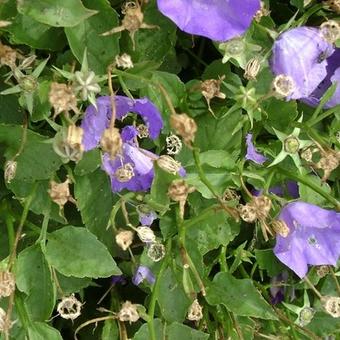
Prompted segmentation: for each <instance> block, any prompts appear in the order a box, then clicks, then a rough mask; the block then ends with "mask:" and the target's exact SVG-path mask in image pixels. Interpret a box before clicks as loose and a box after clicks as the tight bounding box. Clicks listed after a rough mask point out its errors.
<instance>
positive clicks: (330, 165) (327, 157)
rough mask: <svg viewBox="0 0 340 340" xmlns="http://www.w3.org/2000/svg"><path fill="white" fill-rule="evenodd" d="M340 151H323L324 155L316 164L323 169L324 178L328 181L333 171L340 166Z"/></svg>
mask: <svg viewBox="0 0 340 340" xmlns="http://www.w3.org/2000/svg"><path fill="white" fill-rule="evenodd" d="M339 162H340V152H335V151H333V150H329V151H325V152H322V157H321V158H320V160H319V162H317V163H316V164H315V166H316V168H317V169H321V170H323V173H324V174H323V176H322V180H323V181H326V180H327V179H328V178H329V176H330V175H331V173H332V171H333V170H335V169H336V168H337V167H338V166H339Z"/></svg>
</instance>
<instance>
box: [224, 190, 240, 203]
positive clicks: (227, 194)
mask: <svg viewBox="0 0 340 340" xmlns="http://www.w3.org/2000/svg"><path fill="white" fill-rule="evenodd" d="M222 200H223V201H225V202H228V201H239V200H240V195H238V194H237V192H236V190H234V189H229V188H227V189H226V190H225V191H224V193H223V195H222Z"/></svg>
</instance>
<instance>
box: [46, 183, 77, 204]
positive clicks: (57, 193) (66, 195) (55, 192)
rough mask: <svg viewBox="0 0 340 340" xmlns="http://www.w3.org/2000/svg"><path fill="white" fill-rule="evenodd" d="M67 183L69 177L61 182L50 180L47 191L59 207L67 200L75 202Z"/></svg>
mask: <svg viewBox="0 0 340 340" xmlns="http://www.w3.org/2000/svg"><path fill="white" fill-rule="evenodd" d="M69 184H70V180H69V179H67V180H66V181H65V182H63V183H57V182H55V181H50V189H49V190H48V193H49V195H50V197H51V199H52V201H53V202H54V203H56V204H58V205H59V208H60V209H62V208H63V207H64V205H65V204H66V202H67V201H70V202H72V203H76V201H75V199H74V198H73V197H72V196H71V193H70V188H69Z"/></svg>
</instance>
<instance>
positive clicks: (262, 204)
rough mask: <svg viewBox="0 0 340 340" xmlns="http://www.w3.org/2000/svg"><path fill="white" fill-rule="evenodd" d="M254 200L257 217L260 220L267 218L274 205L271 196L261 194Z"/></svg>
mask: <svg viewBox="0 0 340 340" xmlns="http://www.w3.org/2000/svg"><path fill="white" fill-rule="evenodd" d="M253 202H254V203H253V204H254V205H255V206H256V209H257V218H258V219H259V220H264V219H266V218H267V216H268V214H269V212H270V209H271V207H272V201H271V200H270V198H269V197H267V196H264V195H261V196H258V197H254V198H253Z"/></svg>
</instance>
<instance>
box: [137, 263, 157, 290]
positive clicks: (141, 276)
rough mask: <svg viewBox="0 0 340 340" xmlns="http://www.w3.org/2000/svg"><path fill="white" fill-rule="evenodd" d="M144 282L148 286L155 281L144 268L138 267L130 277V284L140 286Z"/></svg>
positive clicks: (148, 270) (146, 268) (149, 271)
mask: <svg viewBox="0 0 340 340" xmlns="http://www.w3.org/2000/svg"><path fill="white" fill-rule="evenodd" d="M144 280H146V281H147V282H149V283H150V284H154V283H155V281H156V279H155V276H154V275H153V273H152V271H151V270H150V269H149V268H148V267H146V266H138V268H137V270H136V272H135V274H134V275H133V277H132V283H133V284H134V285H135V286H138V285H140V284H141V283H142V282H143V281H144Z"/></svg>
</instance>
